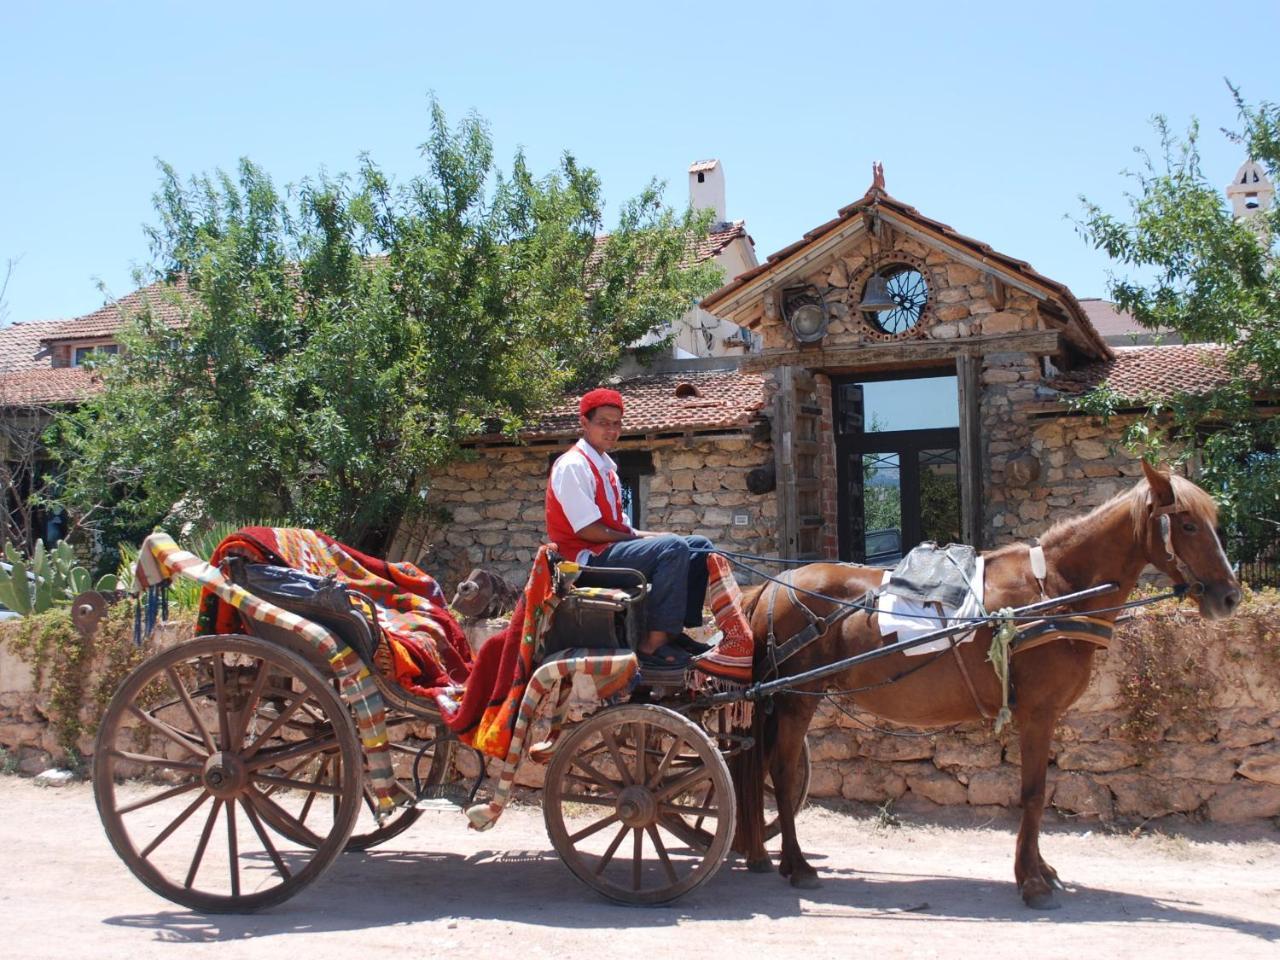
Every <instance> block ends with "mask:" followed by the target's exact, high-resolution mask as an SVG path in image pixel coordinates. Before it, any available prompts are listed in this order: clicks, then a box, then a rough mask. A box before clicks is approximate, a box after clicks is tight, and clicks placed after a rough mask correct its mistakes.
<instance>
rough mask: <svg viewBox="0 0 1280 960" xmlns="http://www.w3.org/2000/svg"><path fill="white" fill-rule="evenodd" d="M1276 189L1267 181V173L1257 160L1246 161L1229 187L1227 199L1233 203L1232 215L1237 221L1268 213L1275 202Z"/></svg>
mask: <svg viewBox="0 0 1280 960" xmlns="http://www.w3.org/2000/svg"><path fill="white" fill-rule="evenodd" d="M1275 198H1276V188H1275V187H1273V186H1272V185H1271V181H1270V180H1268V179H1267V172H1266V171H1265V170H1263V169H1262V166H1261V165H1260V164H1259V163H1258V161H1256V160H1246V161H1245V162H1244V164H1242V165H1241V167H1240V169H1239V170H1237V171H1236V176H1235V179H1234V180H1232V181H1231V183H1230V184H1229V185H1228V186H1227V199H1228V200H1230V201H1231V215H1232V216H1234V217H1235V218H1236V219H1237V220H1240V219H1243V218H1244V217H1248V216H1250V215H1252V214H1255V213H1266V211H1268V210H1270V209H1271V204H1272V203H1274V202H1275Z"/></svg>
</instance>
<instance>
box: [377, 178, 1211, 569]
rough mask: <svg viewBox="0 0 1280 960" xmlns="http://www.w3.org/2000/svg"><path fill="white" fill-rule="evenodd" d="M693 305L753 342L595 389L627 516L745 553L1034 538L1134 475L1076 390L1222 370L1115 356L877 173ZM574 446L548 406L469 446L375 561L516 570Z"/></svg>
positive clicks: (877, 552)
mask: <svg viewBox="0 0 1280 960" xmlns="http://www.w3.org/2000/svg"><path fill="white" fill-rule="evenodd" d="M700 308H701V310H703V311H705V312H707V313H709V314H712V315H715V316H717V317H719V318H721V319H723V320H725V321H727V322H728V323H731V324H733V325H736V326H738V327H741V328H743V329H745V330H747V331H749V332H750V335H751V336H752V338H753V340H754V341H755V342H756V343H758V345H759V349H757V350H754V351H753V352H751V353H749V354H747V355H746V356H743V357H741V358H722V359H718V360H714V359H713V360H697V361H691V362H684V363H681V362H678V361H668V362H667V364H666V366H665V367H662V368H655V369H654V370H653V371H652V372H650V373H649V374H647V375H643V376H638V377H632V378H624V379H622V380H621V381H620V382H619V383H617V384H616V386H617V388H618V389H619V390H621V391H622V393H623V395H624V397H625V398H626V400H627V404H628V408H627V415H626V417H625V419H624V425H623V428H624V437H623V442H622V444H621V447H620V450H621V455H620V462H621V466H622V473H623V475H624V478H625V479H626V481H627V485H628V488H629V497H630V504H631V509H632V511H633V513H632V516H633V519H634V521H635V523H636V524H637V525H638V526H641V527H643V528H649V529H666V530H672V531H675V532H678V533H701V534H704V535H707V536H709V537H711V538H712V539H713V540H715V541H716V542H717V543H722V544H724V545H726V546H728V547H730V548H732V549H739V550H743V551H744V552H750V553H754V554H758V555H773V556H780V557H788V558H819V557H827V558H829V557H839V558H841V559H843V560H856V561H867V562H873V563H879V564H885V565H890V564H892V562H894V561H895V560H896V559H897V558H898V557H899V556H901V554H902V553H903V552H905V551H906V550H907V549H910V547H911V546H913V545H915V544H916V543H918V542H920V541H923V540H936V541H938V542H948V541H962V542H966V543H972V544H975V545H977V546H980V547H991V546H995V545H998V544H1000V543H1003V542H1007V541H1009V540H1013V539H1018V538H1027V537H1032V536H1035V535H1037V534H1039V533H1041V532H1042V531H1043V530H1044V529H1045V527H1046V526H1048V525H1049V523H1051V522H1052V521H1053V520H1055V519H1059V518H1062V517H1065V516H1070V515H1073V514H1077V513H1081V512H1084V511H1087V510H1089V509H1092V508H1093V507H1094V506H1096V505H1098V504H1099V503H1101V502H1103V501H1105V500H1106V499H1108V498H1109V497H1111V496H1112V495H1114V494H1115V493H1117V492H1119V491H1120V490H1121V489H1123V488H1125V487H1126V486H1128V485H1129V484H1130V483H1131V482H1132V478H1134V477H1136V476H1138V475H1139V474H1140V468H1139V466H1138V464H1137V463H1136V462H1134V461H1133V459H1132V458H1131V457H1130V455H1129V454H1128V453H1127V452H1126V451H1124V450H1123V449H1117V443H1116V441H1117V440H1118V439H1119V437H1120V434H1121V431H1122V430H1123V427H1124V425H1125V423H1126V417H1125V416H1124V415H1123V411H1122V415H1121V416H1119V417H1116V418H1114V419H1113V420H1112V421H1111V422H1110V423H1109V424H1108V425H1106V426H1104V425H1103V424H1102V423H1101V422H1100V421H1098V420H1097V419H1095V418H1091V417H1087V416H1084V415H1081V414H1078V413H1076V412H1074V411H1073V410H1072V408H1071V406H1070V400H1071V399H1072V397H1073V396H1075V395H1077V394H1079V393H1081V392H1083V391H1086V390H1088V389H1092V388H1094V387H1097V386H1099V385H1103V384H1105V385H1107V386H1108V387H1110V388H1111V389H1113V390H1115V391H1116V392H1117V393H1118V394H1120V395H1121V396H1123V397H1128V398H1131V402H1130V405H1129V406H1130V410H1131V411H1133V412H1136V411H1138V410H1140V409H1142V408H1143V407H1144V406H1145V405H1146V404H1148V403H1150V402H1151V401H1152V400H1154V399H1158V398H1161V397H1163V396H1168V395H1171V394H1172V393H1174V392H1175V391H1177V390H1179V389H1193V390H1194V389H1196V388H1197V387H1203V388H1208V387H1211V386H1213V385H1215V384H1216V383H1217V382H1219V380H1220V378H1221V376H1222V374H1221V372H1220V371H1219V370H1218V368H1217V360H1218V358H1219V357H1220V356H1221V354H1220V352H1219V350H1218V348H1216V347H1213V346H1211V345H1182V344H1175V345H1172V346H1157V345H1150V344H1143V345H1137V346H1129V347H1124V346H1119V345H1113V344H1119V343H1123V342H1125V340H1126V334H1130V333H1132V332H1133V331H1132V329H1129V330H1127V329H1126V327H1125V324H1126V318H1124V317H1123V315H1119V314H1116V312H1115V311H1114V310H1113V309H1110V305H1108V304H1105V301H1092V302H1090V306H1089V309H1086V308H1085V307H1083V306H1082V305H1081V303H1080V301H1078V300H1077V299H1076V297H1075V296H1074V295H1073V294H1072V292H1071V291H1070V290H1069V289H1068V288H1067V287H1066V286H1064V285H1063V284H1061V283H1058V282H1056V281H1054V280H1052V279H1050V278H1049V277H1047V276H1045V275H1043V274H1041V273H1039V272H1037V271H1036V270H1035V269H1033V268H1032V267H1031V266H1030V265H1029V264H1027V263H1026V262H1024V261H1021V260H1018V259H1016V258H1014V257H1011V256H1008V255H1005V254H1002V253H999V252H997V251H995V250H993V249H992V248H991V247H989V246H988V245H986V244H984V243H982V242H980V241H978V240H975V239H972V238H970V237H967V236H964V235H962V234H961V233H959V232H958V231H956V230H954V229H953V228H951V227H949V226H947V225H946V224H942V223H939V222H938V221H936V220H931V219H929V218H928V217H926V216H925V215H923V214H921V213H920V212H919V211H917V210H915V209H914V208H912V207H910V206H908V205H907V204H905V203H903V202H901V201H899V200H897V199H895V198H894V197H892V196H890V195H889V194H888V193H887V192H886V190H885V188H884V183H883V178H882V175H881V174H880V172H879V171H878V170H877V174H876V179H875V181H874V182H873V184H872V186H871V188H870V189H869V190H868V191H867V192H866V194H865V195H864V196H863V197H861V198H860V199H859V200H857V201H855V202H854V203H852V204H850V205H848V206H846V207H844V208H843V209H841V210H840V211H839V212H838V214H837V216H836V217H835V218H834V219H832V220H830V221H828V222H826V223H824V224H822V225H821V226H819V227H817V228H815V229H814V230H811V231H809V232H808V233H806V234H805V235H804V236H803V237H802V238H801V239H800V240H799V241H797V242H796V243H793V244H791V245H790V246H788V247H786V248H784V249H782V250H780V251H778V252H777V253H775V254H773V255H772V256H770V257H769V258H768V259H767V260H766V261H765V262H764V263H762V264H759V265H758V266H755V267H752V268H750V269H747V270H745V271H743V272H742V273H740V274H739V275H738V276H736V277H735V278H734V279H733V280H731V281H730V282H729V283H727V284H726V285H725V286H723V287H722V288H721V289H719V290H718V291H716V292H715V293H713V294H712V295H711V296H709V297H707V298H706V299H705V300H703V302H702V303H701V305H700ZM1091 314H1092V315H1093V316H1094V317H1104V316H1105V317H1106V318H1107V331H1106V332H1107V336H1106V337H1104V336H1103V335H1102V334H1100V333H1099V331H1098V329H1097V328H1096V327H1095V326H1094V323H1093V321H1092V320H1091ZM1130 327H1132V324H1131V322H1130ZM1109 340H1110V341H1111V342H1108V341H1109ZM1129 342H1133V340H1132V339H1130V340H1129ZM712 367H714V368H718V369H711V368H712ZM576 434H577V427H576V414H575V411H574V408H573V400H572V398H566V399H565V401H564V403H563V404H562V406H561V407H560V408H558V409H557V410H554V411H551V412H550V413H549V414H548V416H547V417H546V418H544V419H543V421H542V422H540V423H539V424H537V425H535V426H534V427H533V428H531V429H530V430H529V431H527V432H526V433H525V434H524V435H523V436H522V437H521V442H520V443H519V444H512V443H510V442H507V441H500V439H499V438H495V437H488V438H477V439H476V440H475V441H474V442H473V443H472V444H471V446H472V449H473V452H474V458H473V459H471V460H469V461H467V462H465V463H461V464H458V465H455V466H453V467H450V468H448V469H446V470H445V471H443V472H442V473H440V474H439V475H437V476H435V477H433V478H432V479H431V480H430V483H429V489H430V493H429V497H430V501H431V503H432V505H433V506H434V507H438V508H442V509H443V511H444V516H443V518H442V519H439V520H437V522H436V523H434V524H420V525H419V526H417V527H416V528H413V529H406V530H403V531H401V534H400V537H399V539H398V542H397V544H396V545H395V547H394V548H393V553H395V554H396V555H403V556H405V557H406V558H408V559H413V560H416V561H418V562H420V563H422V564H423V565H425V567H426V568H427V569H430V570H433V571H434V572H436V573H437V574H438V575H440V576H441V577H442V578H444V579H445V580H449V579H450V578H452V577H457V576H461V575H462V574H465V573H466V571H467V570H468V569H469V568H470V567H471V566H474V565H487V566H490V567H492V568H494V569H497V570H498V571H500V572H502V573H503V574H504V575H506V576H507V577H509V578H513V579H520V578H521V577H523V576H524V574H525V572H526V570H527V563H528V560H529V559H530V558H531V557H532V554H533V551H534V549H535V547H536V544H537V543H538V542H540V540H541V538H542V537H543V536H544V533H543V504H542V500H543V490H544V486H545V480H546V475H547V471H548V469H549V466H550V462H551V460H552V459H553V457H554V455H555V454H556V453H558V452H559V451H560V450H562V449H563V448H564V447H566V446H567V445H568V444H569V443H570V442H571V441H572V439H573V438H574V437H575V436H576ZM749 477H750V478H751V481H752V482H751V483H750V484H748V478H749ZM438 516H439V515H438Z"/></svg>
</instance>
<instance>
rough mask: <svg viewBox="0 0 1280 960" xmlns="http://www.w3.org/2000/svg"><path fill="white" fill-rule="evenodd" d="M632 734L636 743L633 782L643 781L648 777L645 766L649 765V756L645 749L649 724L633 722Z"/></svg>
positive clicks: (646, 748)
mask: <svg viewBox="0 0 1280 960" xmlns="http://www.w3.org/2000/svg"><path fill="white" fill-rule="evenodd" d="M631 726H632V728H633V731H634V732H633V733H632V736H633V738H634V739H635V744H636V775H635V781H634V782H635V783H644V782H645V781H646V780H648V779H649V776H648V774H647V772H646V768H647V767H648V766H649V757H648V754H647V752H646V751H647V750H648V747H649V725H648V724H647V723H633V724H632V725H631Z"/></svg>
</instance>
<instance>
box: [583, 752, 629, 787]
mask: <svg viewBox="0 0 1280 960" xmlns="http://www.w3.org/2000/svg"><path fill="white" fill-rule="evenodd" d="M573 765H574V766H575V767H577V768H578V769H580V770H582V771H583V772H584V773H585V774H586V775H587V776H588V777H590V778H591V782H593V783H596V784H599V785H600V786H602V787H604V788H605V789H606V790H615V791H616V790H618V789H620V788H621V787H623V786H624V784H621V783H619V782H618V781H616V780H610V779H609V778H608V777H606V776H605V775H604V774H603V773H601V772H600V771H599V770H597V769H596V768H595V767H593V766H592V765H591V764H589V763H587V761H586V759H585V758H583V757H574V758H573ZM574 779H577V780H580V779H581V777H575V778H574Z"/></svg>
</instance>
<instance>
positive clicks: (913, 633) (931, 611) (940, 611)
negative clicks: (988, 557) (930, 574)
mask: <svg viewBox="0 0 1280 960" xmlns="http://www.w3.org/2000/svg"><path fill="white" fill-rule="evenodd" d="M892 573H893V571H892V570H886V571H885V572H884V578H883V579H882V580H881V581H880V586H881V587H885V586H887V585H888V583H889V577H890V576H891V575H892ZM982 574H983V562H982V557H981V556H979V557H978V558H977V561H976V566H975V569H974V574H973V582H972V584H971V587H972V589H971V590H969V591H968V593H967V595H966V596H965V599H964V603H962V604H961V605H960V606H959V607H953V608H948V607H944V606H943V605H942V604H939V603H916V602H915V601H913V600H906V599H904V598H902V597H899V596H895V595H894V594H892V593H881V594H880V596H879V597H878V598H877V599H876V610H877V612H878V613H879V621H880V636H882V637H887V636H888V635H889V634H891V633H896V634H897V635H898V639H899V640H912V639H914V638H916V637H919V636H923V635H924V634H926V633H931V632H932V631H934V630H941V629H942V628H944V627H950V626H959V624H960V623H962V622H963V621H962V620H959V619H958V618H961V617H979V616H982V615H983V613H984V612H985V611H984V609H983V606H982V602H983V601H982V593H983V590H982V581H983V576H982ZM939 617H948V618H956V619H947V620H939V619H938V618H939ZM973 633H974V631H972V630H970V631H969V632H968V633H962V634H960V635H959V636H957V637H951V638H947V637H943V638H942V639H940V640H931V641H930V642H929V643H922V644H920V646H918V647H910V648H908V649H906V650H904V651H902V652H903V653H904V654H906V655H907V656H909V657H916V656H920V655H921V654H924V653H936V652H937V651H939V650H945V649H947V647H949V646H951V644H952V643H956V644H961V643H967V642H968V641H970V640H972V639H973Z"/></svg>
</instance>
